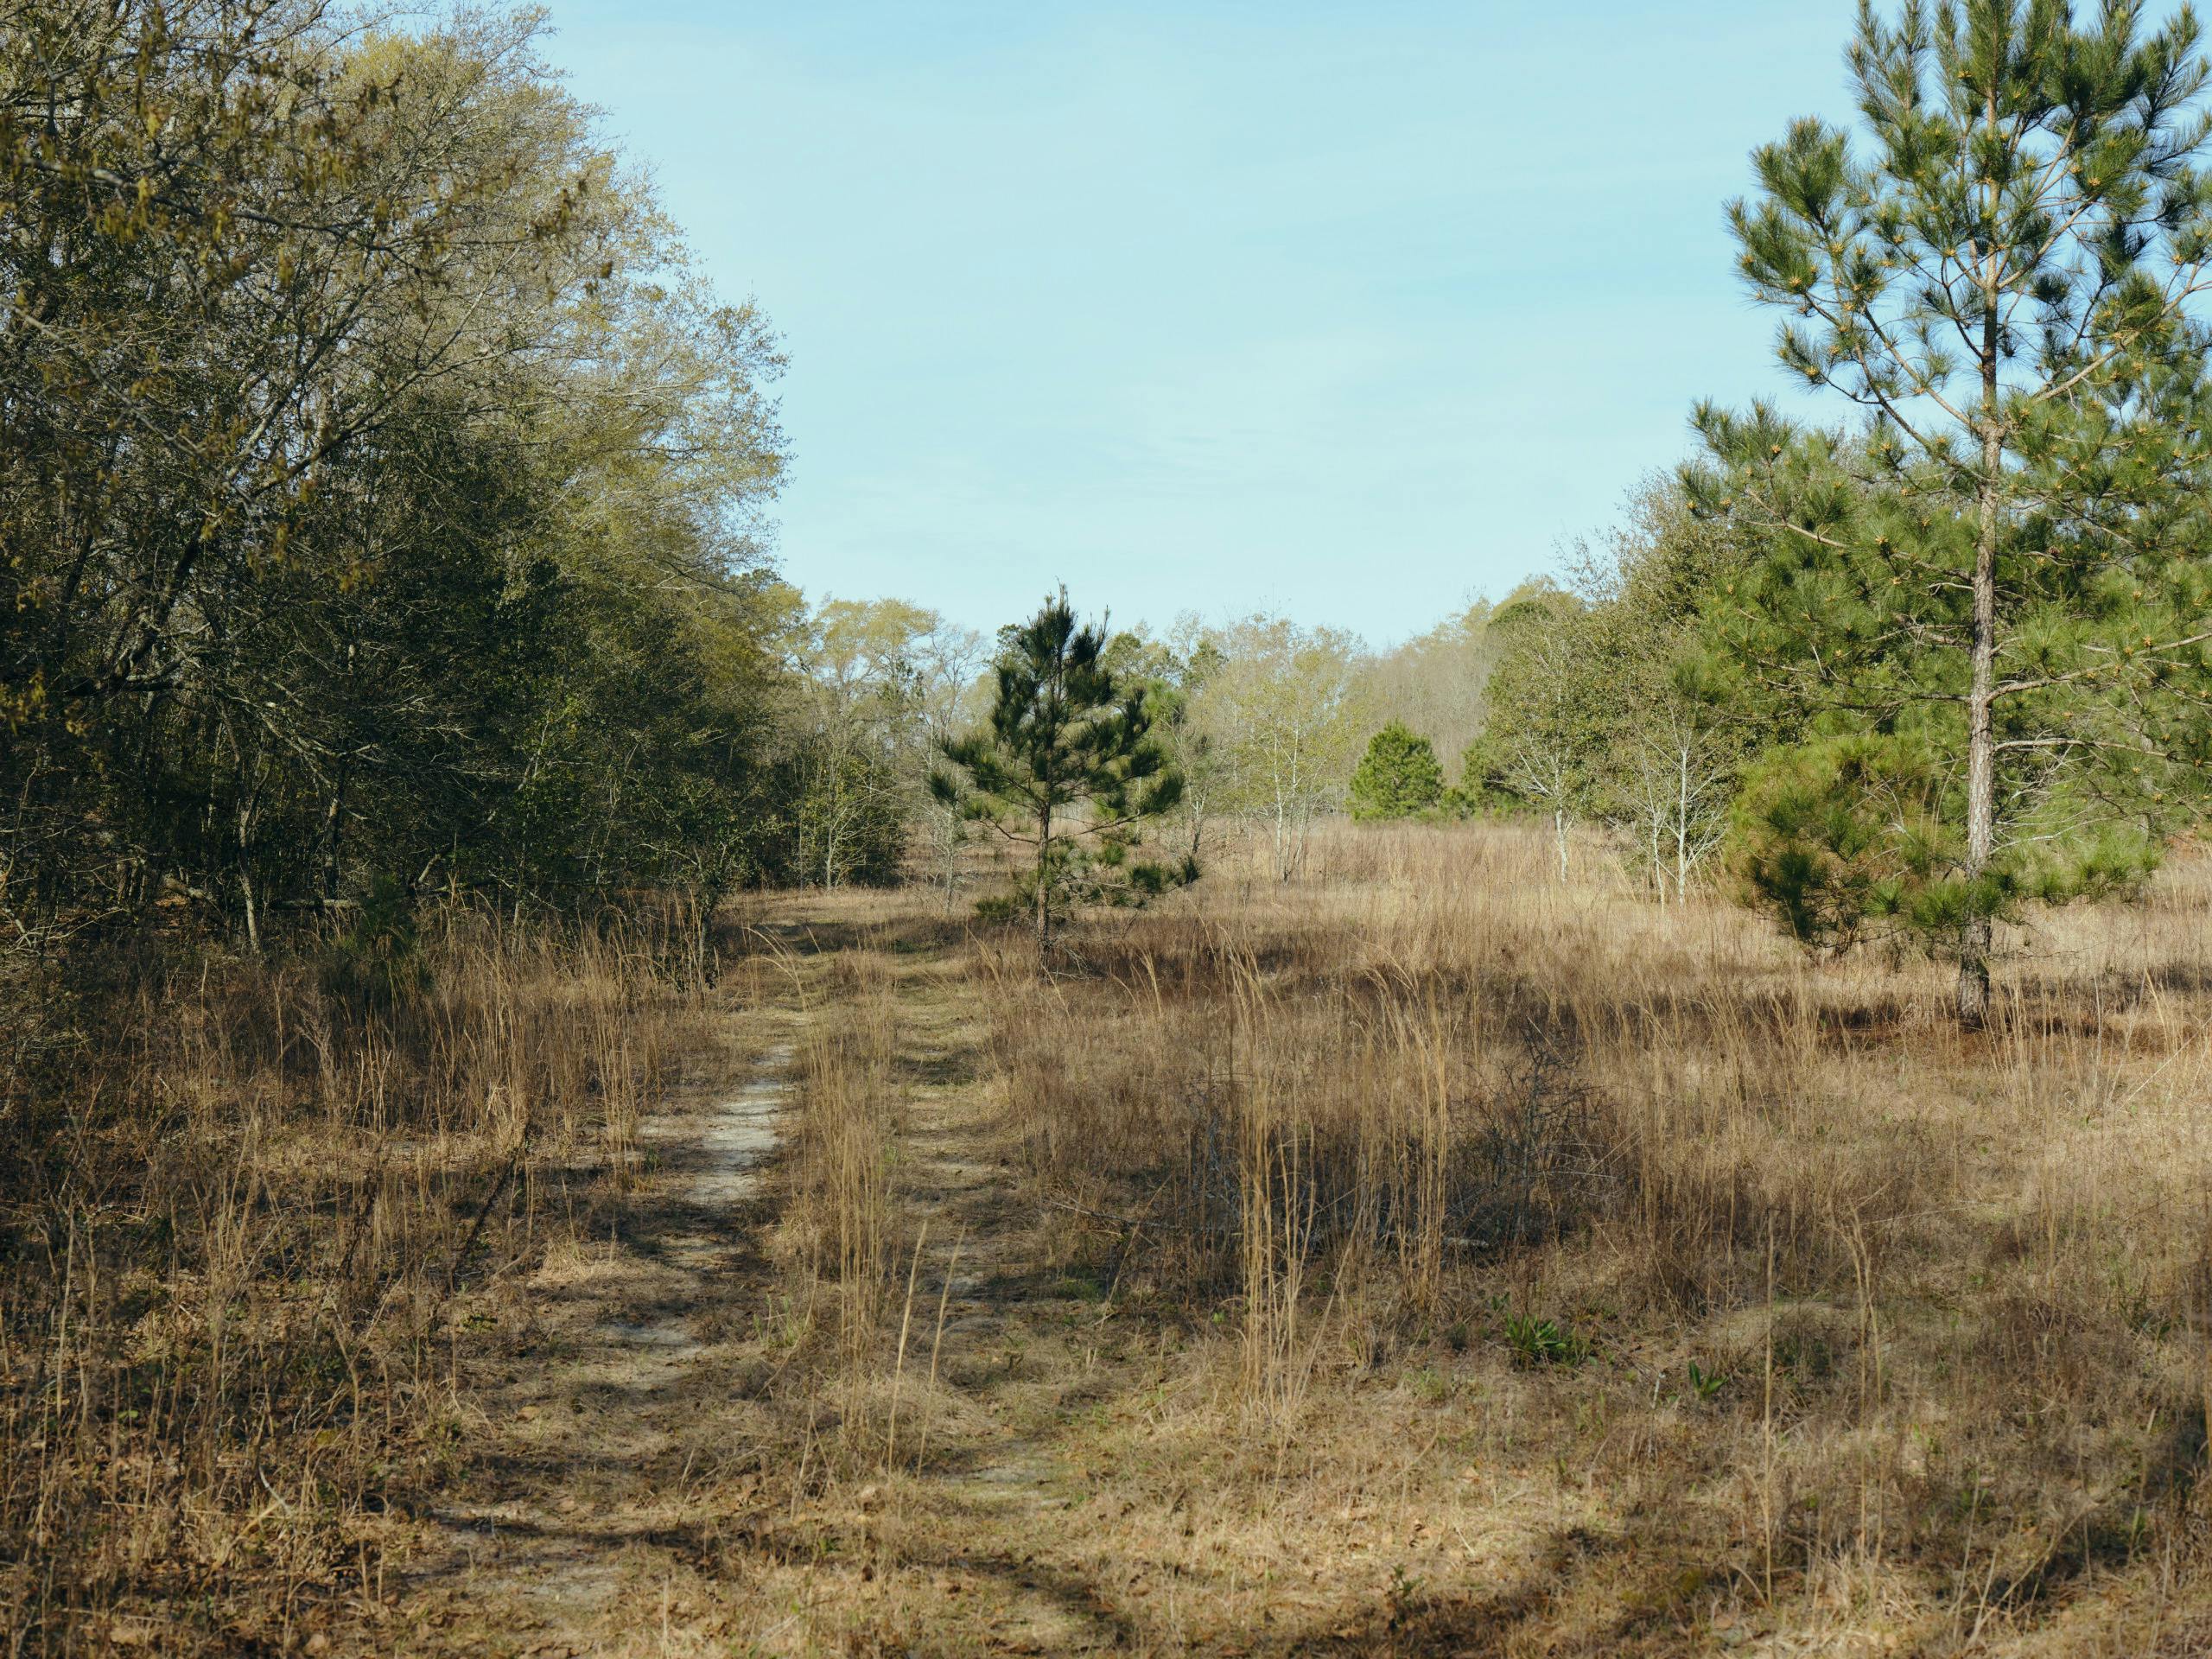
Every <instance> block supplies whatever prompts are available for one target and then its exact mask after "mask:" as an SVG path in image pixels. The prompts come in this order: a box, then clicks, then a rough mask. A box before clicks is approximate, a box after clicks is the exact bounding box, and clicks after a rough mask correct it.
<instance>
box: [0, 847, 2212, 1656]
mask: <svg viewBox="0 0 2212 1659" xmlns="http://www.w3.org/2000/svg"><path fill="white" fill-rule="evenodd" d="M1551 856H1552V855H1551V852H1550V849H1549V847H1548V842H1546V841H1545V840H1544V839H1543V838H1542V837H1541V836H1523V835H1522V834H1520V833H1519V832H1516V831H1513V830H1510V829H1494V828H1488V829H1485V828H1476V829H1395V830H1387V831H1384V830H1377V831H1371V832H1355V831H1351V830H1344V831H1341V832H1332V833H1330V834H1329V835H1327V836H1325V837H1324V838H1323V839H1322V841H1321V842H1319V845H1318V847H1317V849H1316V855H1315V858H1314V860H1313V865H1312V868H1311V870H1310V873H1309V874H1307V875H1306V876H1305V877H1303V878H1301V879H1300V880H1296V881H1294V882H1289V883H1278V882H1275V881H1273V880H1268V879H1264V878H1262V876H1261V875H1260V874H1256V873H1255V874H1244V873H1243V872H1242V871H1241V869H1240V868H1239V867H1237V866H1236V865H1235V863H1234V862H1233V861H1231V862H1230V864H1227V865H1225V866H1224V868H1222V869H1220V870H1218V871H1217V872H1216V873H1215V874H1212V875H1211V876H1210V877H1209V878H1208V880H1205V882H1203V883H1201V884H1200V885H1199V886H1198V887H1195V888H1193V889H1192V890H1190V891H1188V892H1186V893H1181V894H1179V895H1176V896H1174V897H1173V899H1170V900H1169V901H1167V902H1166V903H1165V904H1163V905H1161V906H1160V907H1158V908H1157V909H1155V910H1153V911H1149V912H1141V913H1134V914H1128V915H1112V916H1107V917H1102V918H1095V919H1093V920H1092V921H1091V922H1090V923H1088V924H1087V925H1085V926H1084V928H1082V929H1081V930H1079V931H1077V933H1076V934H1075V935H1073V936H1072V939H1071V945H1072V957H1071V962H1070V963H1068V964H1066V965H1065V967H1064V968H1063V969H1062V970H1061V971H1059V972H1058V974H1056V976H1054V977H1053V978H1052V979H1051V980H1050V981H1045V980H1040V979H1039V977H1038V976H1037V975H1036V973H1035V969H1034V963H1033V958H1032V957H1030V956H1028V955H1027V951H1028V950H1029V948H1030V947H1029V946H1028V944H1027V942H1026V941H1025V940H1024V939H1022V938H1020V936H1019V935H1018V934H1013V935H1009V934H1003V933H997V932H986V931H974V930H971V929H970V928H969V926H968V925H966V924H965V923H964V922H962V921H959V920H955V919H948V918H946V917H945V916H944V913H943V903H942V899H941V898H933V897H931V896H930V895H927V894H919V893H917V894H908V893H888V894H866V893H839V894H831V895H827V896H824V895H820V894H810V895H791V896H788V897H779V898H775V899H764V900H756V901H751V902H750V903H749V904H748V906H747V907H746V908H745V910H744V911H743V912H742V913H733V914H732V915H731V916H730V917H728V918H726V919H725V922H724V924H723V925H722V926H721V930H720V932H719V936H718V944H719V950H720V952H721V958H722V962H723V963H724V967H723V970H722V972H721V975H720V976H719V978H718V979H717V980H716V982H715V983H714V985H713V986H711V987H707V986H704V985H702V984H699V983H697V982H696V979H690V978H687V974H686V971H685V970H684V969H683V966H682V964H681V963H680V962H677V961H675V960H674V959H673V957H674V955H677V954H680V953H671V951H669V950H665V949H661V948H658V947H657V946H656V945H655V944H653V942H652V941H651V940H650V939H648V938H645V937H643V936H640V937H639V938H636V939H633V940H632V941H630V942H629V943H628V944H626V945H621V946H620V947H618V946H617V945H615V944H607V943H603V942H602V943H592V944H585V943H578V942H572V943H571V944H570V945H569V947H568V954H567V955H566V956H565V957H559V956H556V953H554V952H553V951H552V950H550V947H549V948H547V949H546V950H544V952H543V954H542V955H541V956H539V957H534V958H531V959H530V961H529V962H527V963H525V962H524V959H523V958H522V957H521V955H520V954H519V953H520V951H521V946H520V945H519V944H518V943H515V942H513V941H509V942H507V943H506V944H505V945H500V944H499V938H498V936H496V935H493V934H486V935H482V936H476V935H468V934H465V933H459V932H457V933H456V934H455V935H454V937H452V938H444V939H441V940H439V941H437V942H435V943H434V944H431V945H430V946H429V947H428V948H427V954H428V955H429V957H430V958H431V961H432V964H433V969H434V970H435V971H434V973H433V976H432V978H431V980H430V982H429V983H430V986H431V989H430V990H429V991H428V992H427V993H425V995H427V996H428V997H429V1002H428V1003H427V1004H425V1005H424V1006H425V1008H426V1010H428V1009H435V1010H436V1013H435V1017H433V1016H432V1014H430V1013H429V1012H427V1011H426V1012H424V1013H423V1014H422V1015H421V1016H420V1018H421V1020H422V1024H421V1026H420V1027H419V1028H417V1027H412V1026H409V1027H402V1026H401V1025H400V1024H399V1023H397V1016H393V1017H392V1018H391V1019H389V1020H387V1019H385V1016H377V1017H376V1018H367V1017H365V1018H364V1020H363V1022H362V1023H361V1024H360V1025H359V1027H342V1028H341V1027H336V1026H334V1025H332V1024H331V1021H332V1020H333V1019H334V1014H333V1008H332V1004H331V1001H330V998H331V995H332V994H331V993H330V992H329V991H327V989H318V988H316V987H315V986H313V985H310V984H300V985H296V986H294V987H293V989H292V991H291V992H289V993H287V994H286V996H285V997H284V998H282V999H280V998H279V997H278V996H277V991H278V988H279V981H278V980H277V979H263V978H256V979H255V980H254V984H255V985H256V986H257V987H258V988H257V990H256V992H255V995H256V997H257V999H259V1000H257V1001H252V1002H251V1004H246V1005H242V1004H239V1003H237V1002H233V1001H225V1000H224V997H223V995H221V994H220V993H219V986H220V985H221V984H222V983H223V982H224V970H222V969H220V968H219V967H211V969H210V970H209V974H210V976H209V978H208V981H207V987H206V988H204V989H192V988H177V987H174V986H173V987H172V988H171V990H172V993H173V995H174V999H175V1000H174V1001H171V1002H170V1003H168V1005H166V1007H167V1008H168V1014H167V1016H166V1017H164V1016H163V1014H162V1013H161V1012H159V1011H157V1010H156V1009H155V1008H153V1007H150V1006H149V1007H147V1008H146V1009H144V1010H143V1032H144V1033H145V1034H144V1036H143V1038H142V1039H134V1041H133V1042H132V1043H131V1044H129V1045H124V1046H122V1047H121V1048H120V1049H119V1050H118V1052H128V1053H129V1054H130V1055H131V1056H133V1057H134V1058H132V1060H131V1062H130V1065H131V1066H132V1067H134V1068H136V1069H133V1070H127V1071H124V1072H121V1073H118V1074H113V1075H111V1074H108V1073H100V1074H99V1076H100V1077H101V1078H102V1079H103V1081H102V1083H101V1086H100V1090H99V1093H98V1094H97V1095H95V1096H87V1097H86V1103H85V1104H84V1107H83V1109H82V1112H81V1116H80V1117H79V1120H78V1122H77V1124H76V1127H75V1128H73V1130H72V1131H71V1132H72V1133H73V1134H74V1135H76V1136H77V1139H76V1140H74V1141H71V1142H70V1143H69V1144H71V1145H72V1146H73V1147H74V1148H75V1156H74V1158H73V1161H72V1163H71V1166H70V1168H71V1170H72V1171H73V1172H77V1173H74V1174H73V1175H71V1176H70V1177H69V1178H68V1179H62V1178H61V1177H60V1176H54V1175H48V1176H39V1175H35V1174H34V1173H31V1172H28V1171H26V1172H19V1173H18V1174H17V1176H16V1177H15V1178H13V1180H12V1182H11V1189H12V1190H11V1191H10V1193H9V1199H10V1211H9V1217H8V1219H9V1225H10V1234H9V1237H10V1250H11V1256H12V1264H11V1271H10V1285H9V1289H8V1293H7V1294H8V1301H7V1305H6V1313H7V1332H8V1338H7V1339H8V1344H9V1345H8V1348H7V1351H6V1355H5V1363H6V1376H7V1380H8V1387H9V1392H8V1394H7V1396H6V1405H7V1411H8V1415H7V1419H6V1425H5V1429H6V1434H7V1444H6V1448H5V1450H6V1459H5V1462H6V1467H7V1470H8V1475H7V1483H8V1484H7V1487H6V1491H5V1509H4V1512H0V1515H3V1518H4V1522H5V1525H6V1528H7V1539H8V1543H9V1549H8V1554H9V1556H10V1560H11V1562H12V1565H11V1566H10V1568H9V1574H10V1576H9V1577H8V1578H7V1580H5V1583H6V1594H7V1603H6V1606H7V1608H8V1615H9V1619H10V1637H11V1650H13V1651H25V1652H40V1651H58V1650H63V1649H81V1650H90V1649H98V1648H100V1647H103V1646H110V1645H124V1644H128V1645H133V1646H137V1647H139V1648H141V1649H148V1650H154V1651H164V1652H189V1651H198V1652H229V1651H239V1650H257V1651H266V1652H279V1651H288V1650H294V1649H300V1650H306V1651H312V1652H316V1653H323V1652H331V1653H350V1652H360V1653H371V1652H378V1653H381V1652H412V1653H425V1654H428V1653H446V1652H462V1651H469V1652H486V1653H511V1654H523V1653H548V1654H551V1653H564V1652H574V1653H601V1652H604V1653H613V1654H637V1655H646V1654H661V1653H669V1654H708V1653H714V1654H721V1653H732V1652H735V1653H746V1652H759V1653H779V1654H780V1653H792V1654H798V1653H876V1652H882V1653H906V1652H918V1653H939V1652H944V1653H956V1652H976V1653H988V1652H1030V1653H1055V1652H1066V1651H1083V1650H1088V1651H1100V1652H1109V1651H1110V1652H1129V1653H1172V1652H1182V1651H1198V1652H1217V1653H1248V1654H1258V1653H1294V1652H1343V1653H1365V1652H1395V1653H1403V1654H1430V1653H1434V1654H1453V1653H1466V1654H1499V1655H1522V1654H1526V1655H1536V1654H1558V1655H1568V1654H1579V1655H1589V1656H1598V1655H1613V1654H1693V1653H1709V1652H1740V1653H1750V1654H1777V1655H1779V1654H1810V1653H1835V1654H1849V1653H1868V1654H1890V1653H1903V1654H1929V1655H1937V1654H1984V1653H1986V1654H2019V1655H2028V1654H2037V1655H2061V1654H2064V1655H2075V1654H2108V1655H2113V1656H2120V1655H2129V1656H2135V1655H2171V1656H2182V1655H2189V1654H2196V1653H2200V1652H2204V1651H2207V1650H2212V1586H2207V1585H2206V1583H2205V1580H2204V1578H2203V1573H2202V1568H2203V1567H2204V1564H2205V1554H2204V1552H2205V1548H2206V1544H2207V1535H2206V1520H2207V1517H2206V1513H2205V1503H2206V1498H2205V1496H2204V1494H2203V1493H2202V1491H2201V1477H2202V1469H2203V1461H2204V1452H2205V1422H2206V1410H2207V1402H2208V1397H2209V1396H2212V1369H2208V1364H2207V1347H2206V1344H2207V1338H2208V1312H2209V1311H2212V1308H2209V1306H2208V1305H2209V1304H2212V1179H2209V1178H2212V1166H2209V1165H2208V1157H2209V1156H2212V1137H2208V1132H2207V1128H2206V1125H2205V1103H2206V1098H2207V1088H2208V1084H2212V1076H2208V1061H2212V1052H2209V1051H2208V1041H2212V1039H2208V1036H2207V1032H2208V1029H2212V1027H2209V1026H2208V1021H2207V1014H2208V1012H2212V1009H2208V1002H2209V1001H2212V962H2208V960H2207V956H2206V938H2207V922H2208V919H2212V918H2209V917H2208V912H2209V911H2212V868H2208V867H2207V866H2206V865H2204V864H2203V863H2202V861H2199V860H2197V859H2195V858H2189V857H2185V858H2182V859H2179V860H2177V861H2176V862H2175V863H2174V865H2173V866H2172V867H2171V868H2170V869H2169V870H2168V871H2167V872H2166V873H2165V874H2164V876H2162V877H2161V879H2160V880H2159V883H2158V887H2157V888H2156V889H2155V891H2154V892H2153V893H2152V895H2151V897H2150V898H2149V899H2147V900H2146V901H2145V902H2144V903H2142V904H2141V905H2139V906H2132V907H2126V908H2121V907H2113V908H2107V909H2102V910H2097V911H2084V912H2077V913H2070V914H2069V915H2067V916H2065V917H2063V918H2058V919H2056V920H2055V921H2053V922H2052V923H2050V925H2049V926H2048V927H2047V929H2046V930H2045V931H2044V934H2043V936H2042V937H2041V938H2038V939H2037V941H2036V946H2037V948H2036V950H2035V953H2034V955H2033V957H2032V958H2026V957H2024V958H2022V959H2020V960H2018V961H2015V962H2012V963H2007V964H2005V967H2004V969H2003V971H2001V972H2000V974H1999V999H1998V1001H1999V1018H1998V1019H1997V1020H1995V1022H1994V1023H1993V1027H1992V1029H1990V1030H1989V1031H1988V1032H1986V1033H1980V1034H1974V1035H1965V1034H1961V1033H1960V1032H1959V1031H1958V1030H1957V1029H1956V1027H1955V1025H1954V1024H1953V1022H1952V1021H1951V1020H1949V1018H1948V984H1947V982H1946V980H1945V977H1944V976H1943V974H1942V971H1941V970H1940V969H1937V968H1935V967H1932V966H1929V965H1925V964H1921V963H1912V962H1902V963H1890V962H1885V961H1883V960H1881V959H1879V958H1878V957H1865V958H1863V959H1855V960H1853V961H1852V962H1849V963H1845V964H1842V965H1840V966H1839V965H1825V964H1821V963H1814V962H1810V961H1808V960H1806V959H1804V958H1802V957H1800V956H1798V955H1796V953H1794V952H1793V951H1791V950H1788V949H1786V948H1785V947H1784V946H1783V945H1782V944H1780V943H1778V942H1777V941H1776V940H1774V939H1772V938H1770V936H1769V935H1768V934H1767V933H1766V932H1765V931H1764V930H1763V929H1762V928H1761V927H1760V925H1758V923H1757V922H1756V921H1755V920H1754V919H1752V918H1747V917H1746V916H1745V915H1744V914H1742V913H1741V912H1737V911H1734V910H1733V909H1731V908H1728V907H1726V906H1721V905H1719V904H1718V903H1707V902H1701V901H1697V900H1695V899H1694V900H1693V902H1692V903H1691V904H1689V905H1688V906H1686V907H1680V908H1661V907H1659V906H1654V905H1652V904H1650V903H1649V901H1648V900H1646V899H1643V898H1641V897H1639V896H1638V895H1637V893H1634V892H1632V891H1631V890H1630V889H1629V888H1628V887H1625V886H1624V885H1623V884H1620V883H1618V881H1617V880H1614V879H1613V878H1611V876H1610V875H1604V874H1592V875H1591V876H1589V877H1588V878H1587V879H1586V880H1580V881H1578V882H1576V883H1573V884H1570V885H1567V886H1565V887H1562V886H1560V884H1559V883H1558V882H1557V880H1556V879H1555V875H1554V874H1552V873H1551V867H1550V865H1549V863H1548V861H1549V859H1550V858H1551ZM1592 866H1593V868H1601V867H1596V866H1595V864H1594V861H1592ZM495 947H496V948H495ZM502 950H504V951H505V954H504V955H502V954H500V952H501V951H502ZM625 952H626V953H627V954H625ZM467 963H474V964H476V966H475V967H474V969H472V970H467V971H465V970H464V968H465V964H467ZM241 994H242V993H241ZM408 1017H409V1018H410V1019H411V1018H414V1017H415V1016H408ZM380 1020H381V1021H383V1023H379V1021H380ZM378 1031H381V1032H383V1033H384V1035H383V1037H382V1038H380V1039H376V1040H371V1038H370V1035H369V1034H368V1033H375V1032H378ZM249 1038H250V1039H249ZM426 1057H427V1058H426ZM431 1061H435V1065H432V1064H430V1062H431ZM95 1108H99V1109H95ZM525 1125H526V1127H525ZM518 1149H526V1150H523V1151H520V1152H519V1153H518ZM86 1170H96V1171H99V1172H100V1175H99V1181H98V1183H97V1185H96V1186H95V1185H94V1184H92V1182H91V1181H90V1179H89V1178H88V1177H86V1176H84V1175H83V1173H82V1172H84V1171H86ZM502 1172H511V1173H502ZM72 1182H74V1185H72ZM480 1217H482V1219H481V1220H480V1219H479V1218H480ZM165 1263H166V1265H164V1264H165Z"/></svg>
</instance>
